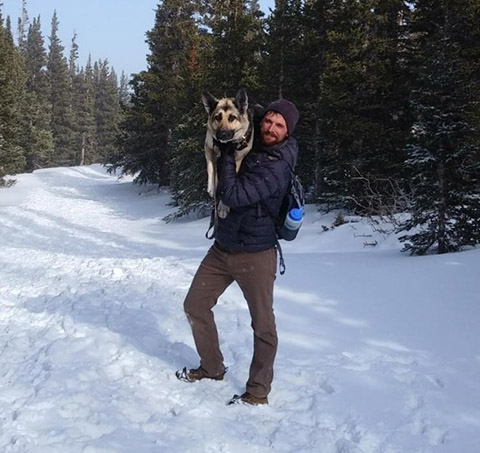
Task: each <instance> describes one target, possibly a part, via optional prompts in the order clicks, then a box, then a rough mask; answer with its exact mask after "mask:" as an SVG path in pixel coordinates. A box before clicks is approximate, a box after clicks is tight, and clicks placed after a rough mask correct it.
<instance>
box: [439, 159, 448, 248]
mask: <svg viewBox="0 0 480 453" xmlns="http://www.w3.org/2000/svg"><path fill="white" fill-rule="evenodd" d="M437 174H438V182H439V186H440V204H439V206H438V231H437V233H438V237H437V241H438V253H439V254H440V253H446V252H447V246H446V237H445V236H446V222H447V181H446V180H445V163H444V162H443V159H441V160H440V162H439V163H438V169H437Z"/></svg>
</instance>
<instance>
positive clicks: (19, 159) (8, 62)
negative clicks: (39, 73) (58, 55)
mask: <svg viewBox="0 0 480 453" xmlns="http://www.w3.org/2000/svg"><path fill="white" fill-rule="evenodd" d="M1 7H2V5H1V4H0V185H3V184H4V183H5V181H4V176H5V175H9V174H10V175H12V174H15V173H19V172H21V171H24V169H25V155H24V149H23V148H22V147H21V133H22V130H21V127H20V125H21V122H20V119H21V106H22V103H23V102H24V95H25V78H26V77H25V69H24V65H23V59H22V57H21V55H20V53H19V51H18V50H17V49H16V48H15V45H14V42H13V37H12V33H11V28H10V24H9V20H7V23H6V26H4V25H3V17H2V11H1Z"/></svg>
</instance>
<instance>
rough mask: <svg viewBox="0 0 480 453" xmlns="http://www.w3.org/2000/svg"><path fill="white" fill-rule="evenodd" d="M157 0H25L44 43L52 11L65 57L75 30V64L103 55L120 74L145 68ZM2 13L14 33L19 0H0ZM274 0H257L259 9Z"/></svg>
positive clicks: (82, 63) (271, 5)
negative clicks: (36, 21)
mask: <svg viewBox="0 0 480 453" xmlns="http://www.w3.org/2000/svg"><path fill="white" fill-rule="evenodd" d="M158 3H159V2H158V0H101V1H99V0H82V1H74V0H27V10H28V15H29V18H30V20H32V19H33V18H34V17H37V16H38V15H40V19H41V24H42V30H43V35H44V38H45V45H46V47H48V36H49V35H50V24H51V19H52V15H53V12H54V11H55V10H56V11H57V17H58V20H59V22H60V26H59V36H60V39H61V41H62V44H63V46H64V47H65V54H66V56H67V57H68V52H69V49H70V44H71V41H72V36H73V34H74V32H75V33H77V44H78V45H79V61H78V64H79V66H85V64H86V62H87V59H88V55H89V54H91V56H92V60H93V61H97V60H99V59H102V60H103V59H107V60H108V61H109V63H110V65H111V66H113V68H114V69H115V71H116V72H117V73H118V74H119V75H120V74H121V72H122V71H125V73H126V74H127V75H129V74H132V73H137V72H140V71H142V70H144V69H146V55H147V53H148V46H147V44H146V43H145V33H146V32H147V31H148V30H150V29H151V28H152V27H153V24H154V19H155V9H156V7H157V5H158ZM3 4H4V5H3V10H2V11H3V16H4V17H6V16H10V18H11V20H12V28H13V29H14V33H15V34H16V29H17V20H18V17H19V16H20V15H21V10H22V0H3ZM273 5H274V0H260V6H261V8H262V10H263V11H265V12H268V10H269V8H273Z"/></svg>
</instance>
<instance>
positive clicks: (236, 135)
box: [202, 92, 253, 218]
mask: <svg viewBox="0 0 480 453" xmlns="http://www.w3.org/2000/svg"><path fill="white" fill-rule="evenodd" d="M242 95H243V96H244V98H243V97H242ZM239 100H243V101H245V102H246V104H244V109H243V111H241V110H240V109H239V108H238V107H237V105H238V103H239V102H238V101H239ZM202 101H203V104H204V106H205V110H206V112H207V114H208V120H207V133H206V136H205V158H206V161H207V179H208V181H207V191H208V194H209V195H210V196H211V197H212V198H213V197H214V196H215V192H216V190H217V184H218V176H217V171H216V169H217V166H216V161H217V159H218V157H219V156H220V149H219V148H218V147H217V146H216V145H215V143H214V138H215V139H216V140H218V141H221V142H224V143H227V142H234V143H238V144H242V145H244V144H245V143H244V140H245V136H246V135H247V133H248V130H249V125H250V120H249V115H248V109H247V107H248V98H247V97H246V93H244V92H239V93H238V94H237V97H236V98H221V99H216V98H214V97H213V96H211V95H210V94H208V93H205V94H204V95H203V96H202ZM236 101H237V102H236ZM236 104H237V105H236ZM222 134H226V135H227V136H226V137H222ZM252 145H253V130H252V133H251V134H250V137H249V140H248V143H247V146H244V147H242V149H239V150H236V151H235V166H236V171H237V172H238V170H239V169H240V165H241V164H242V160H243V158H244V157H245V156H246V155H247V154H248V152H249V151H250V150H251V149H252ZM228 212H229V208H228V206H225V205H224V204H223V203H222V202H221V201H220V202H219V205H218V215H219V216H220V217H221V218H225V217H226V216H227V215H228Z"/></svg>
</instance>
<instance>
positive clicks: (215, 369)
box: [184, 244, 278, 397]
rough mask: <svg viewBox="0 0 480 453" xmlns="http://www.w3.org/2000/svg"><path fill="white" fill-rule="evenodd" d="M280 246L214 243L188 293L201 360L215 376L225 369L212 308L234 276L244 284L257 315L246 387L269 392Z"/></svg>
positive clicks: (255, 392)
mask: <svg viewBox="0 0 480 453" xmlns="http://www.w3.org/2000/svg"><path fill="white" fill-rule="evenodd" d="M276 267H277V253H276V249H274V248H272V249H269V250H265V251H262V252H256V253H245V252H226V251H224V250H221V249H220V248H219V247H218V246H217V245H216V244H214V245H213V246H212V247H211V248H210V250H209V251H208V253H207V255H206V256H205V258H204V259H203V261H202V263H201V264H200V267H199V268H198V270H197V273H196V274H195V277H194V278H193V281H192V285H191V287H190V290H189V291H188V294H187V297H186V298H185V303H184V308H185V313H186V315H187V318H188V321H189V322H190V325H191V326H192V332H193V338H194V340H195V345H196V347H197V352H198V355H199V356H200V365H201V367H202V368H203V369H204V370H205V371H206V372H207V374H208V375H210V376H215V375H218V374H220V373H222V372H223V370H224V368H225V366H224V364H223V355H222V353H221V351H220V345H219V343H218V333H217V328H216V326H215V321H214V316H213V312H212V308H213V307H214V306H215V305H216V303H217V300H218V298H219V297H220V295H221V294H222V293H223V292H224V291H225V290H226V289H227V287H228V286H230V284H231V283H232V282H234V281H236V282H237V283H238V285H239V286H240V288H241V290H242V292H243V295H244V297H245V299H246V300H247V304H248V309H249V311H250V316H251V318H252V329H253V359H252V363H251V366H250V377H249V379H248V382H247V392H249V393H251V394H252V395H255V396H258V397H264V396H267V395H268V393H269V392H270V388H271V384H272V380H273V362H274V360H275V354H276V352H277V343H278V341H277V329H276V327H275V316H274V314H273V282H274V280H275V272H276Z"/></svg>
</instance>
